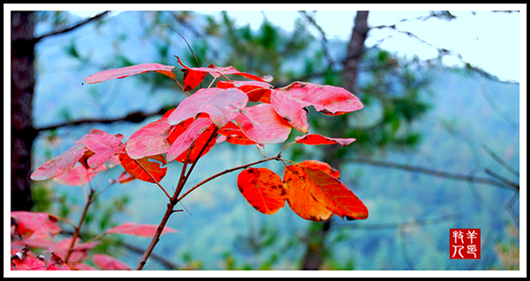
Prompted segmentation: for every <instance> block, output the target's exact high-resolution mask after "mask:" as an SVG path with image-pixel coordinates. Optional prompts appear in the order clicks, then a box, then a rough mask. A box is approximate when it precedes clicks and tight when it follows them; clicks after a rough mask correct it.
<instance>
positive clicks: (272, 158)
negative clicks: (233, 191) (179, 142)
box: [178, 155, 283, 201]
mask: <svg viewBox="0 0 530 281" xmlns="http://www.w3.org/2000/svg"><path fill="white" fill-rule="evenodd" d="M271 160H277V161H281V160H283V159H281V158H280V155H277V156H275V157H269V158H266V159H261V160H258V161H255V162H252V163H248V164H245V165H241V166H238V167H235V168H231V169H227V170H224V171H222V172H219V173H217V174H215V175H213V176H211V177H209V178H207V179H205V180H203V181H201V182H200V183H198V184H197V185H195V186H194V187H192V188H190V189H189V190H188V191H187V192H185V193H184V194H182V196H180V197H179V198H178V201H181V200H182V199H183V198H184V197H186V196H187V195H188V194H190V193H191V192H192V191H194V190H195V189H197V188H199V187H201V186H202V185H204V184H205V183H207V182H209V181H211V180H213V179H216V178H218V177H220V176H222V175H224V174H228V173H230V172H233V171H236V170H240V169H245V168H248V167H250V166H254V165H257V164H260V163H264V162H268V161H271Z"/></svg>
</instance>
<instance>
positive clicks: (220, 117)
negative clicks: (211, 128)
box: [168, 88, 248, 128]
mask: <svg viewBox="0 0 530 281" xmlns="http://www.w3.org/2000/svg"><path fill="white" fill-rule="evenodd" d="M247 102H248V96H247V94H245V93H244V92H243V91H241V90H238V89H235V88H233V89H219V88H210V89H200V90H198V91H197V92H195V93H194V94H193V95H191V96H190V97H187V98H186V99H185V100H183V101H182V102H181V103H180V104H179V106H178V107H177V108H176V109H175V110H174V111H173V112H172V113H171V114H170V115H169V117H168V123H169V124H170V125H175V124H178V123H180V122H181V121H183V120H186V119H188V118H191V117H194V116H195V115H197V114H198V113H201V112H202V113H207V114H208V115H210V119H211V120H212V122H213V123H214V124H215V125H216V126H217V127H218V128H222V127H224V126H225V125H226V124H227V123H228V122H230V121H231V120H233V119H234V118H235V117H236V116H237V115H239V113H240V112H241V110H242V109H243V108H244V107H245V105H246V104H247Z"/></svg>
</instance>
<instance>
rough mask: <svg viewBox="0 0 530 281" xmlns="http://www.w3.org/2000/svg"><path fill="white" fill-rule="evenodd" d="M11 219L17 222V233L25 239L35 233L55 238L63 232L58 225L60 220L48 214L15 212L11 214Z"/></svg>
mask: <svg viewBox="0 0 530 281" xmlns="http://www.w3.org/2000/svg"><path fill="white" fill-rule="evenodd" d="M11 218H13V219H14V220H15V222H16V228H15V231H16V233H17V234H18V235H20V236H23V237H24V236H29V235H30V234H33V233H35V232H38V233H42V234H44V235H45V236H47V237H54V236H55V235H57V234H58V233H59V232H61V228H60V227H59V226H58V225H57V221H58V219H57V218H56V217H55V216H53V215H50V214H48V213H40V212H26V211H14V212H11Z"/></svg>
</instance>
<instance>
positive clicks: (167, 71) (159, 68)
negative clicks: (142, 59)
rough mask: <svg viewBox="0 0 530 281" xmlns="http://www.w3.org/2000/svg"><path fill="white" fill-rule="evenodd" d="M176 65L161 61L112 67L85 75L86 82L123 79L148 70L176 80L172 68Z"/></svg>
mask: <svg viewBox="0 0 530 281" xmlns="http://www.w3.org/2000/svg"><path fill="white" fill-rule="evenodd" d="M173 68H174V66H171V65H163V64H159V63H144V64H138V65H133V66H127V67H122V68H117V69H110V70H105V71H101V72H97V73H94V74H92V75H90V76H88V77H85V83H87V84H95V83H99V82H103V81H107V80H112V79H121V78H125V77H129V76H131V75H136V74H140V73H146V72H151V71H155V72H159V73H162V74H164V75H166V76H169V77H170V78H171V79H173V80H175V73H173V71H172V69H173Z"/></svg>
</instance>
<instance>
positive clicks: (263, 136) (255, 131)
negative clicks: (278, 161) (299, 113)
mask: <svg viewBox="0 0 530 281" xmlns="http://www.w3.org/2000/svg"><path fill="white" fill-rule="evenodd" d="M234 120H235V121H236V123H237V124H238V125H239V128H241V131H242V132H243V133H244V134H245V135H246V136H247V137H248V138H249V139H250V140H252V141H255V142H257V143H260V144H272V143H281V142H284V141H285V140H286V139H287V138H288V137H289V134H290V133H291V126H290V125H289V123H288V122H287V121H285V120H284V119H283V118H281V117H280V116H279V115H278V114H277V113H276V111H275V110H274V109H273V107H272V105H270V104H267V103H262V104H258V105H255V106H251V107H246V108H245V109H243V111H242V112H241V114H240V115H239V116H237V117H236V118H235V119H234Z"/></svg>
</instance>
